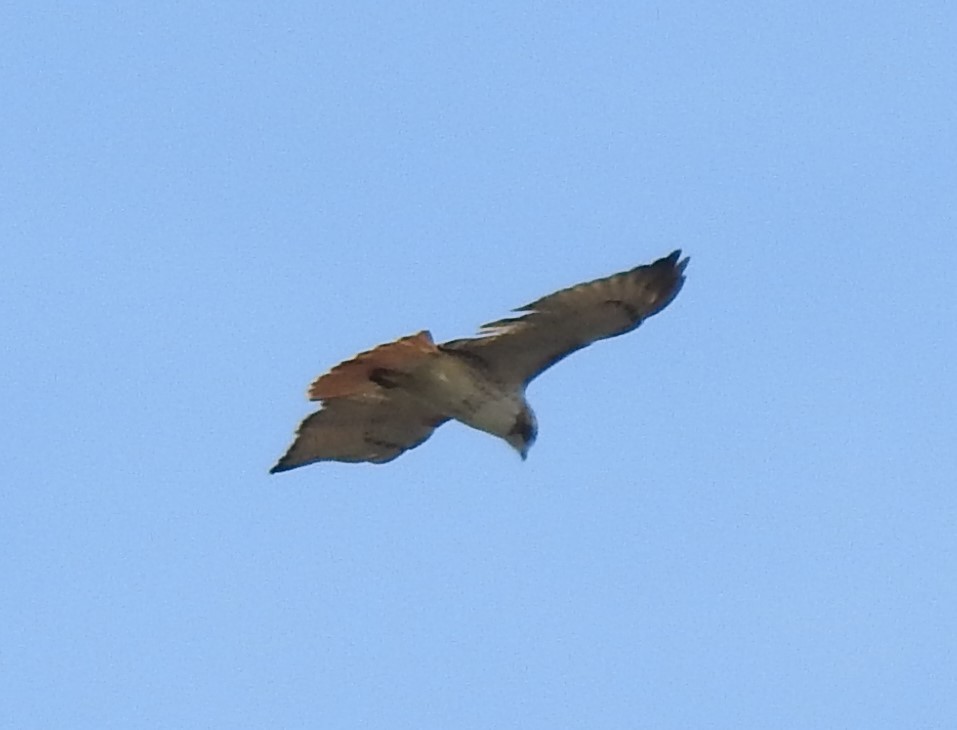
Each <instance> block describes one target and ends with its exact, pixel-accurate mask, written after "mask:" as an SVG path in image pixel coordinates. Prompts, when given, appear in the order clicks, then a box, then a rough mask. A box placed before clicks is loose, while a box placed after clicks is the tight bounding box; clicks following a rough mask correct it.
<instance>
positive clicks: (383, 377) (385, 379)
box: [369, 368, 402, 388]
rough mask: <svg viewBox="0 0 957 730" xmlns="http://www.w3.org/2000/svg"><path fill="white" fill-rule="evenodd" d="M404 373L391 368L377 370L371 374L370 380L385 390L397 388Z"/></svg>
mask: <svg viewBox="0 0 957 730" xmlns="http://www.w3.org/2000/svg"><path fill="white" fill-rule="evenodd" d="M401 375H402V373H400V372H399V371H398V370H390V369H389V368H376V369H375V370H373V371H372V372H370V373H369V380H371V381H372V382H373V383H375V384H376V385H379V386H381V387H383V388H396V387H398V385H399V377H401Z"/></svg>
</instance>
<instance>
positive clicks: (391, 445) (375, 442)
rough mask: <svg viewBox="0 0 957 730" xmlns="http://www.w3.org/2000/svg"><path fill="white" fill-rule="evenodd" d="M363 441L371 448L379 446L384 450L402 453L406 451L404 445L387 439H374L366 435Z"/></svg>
mask: <svg viewBox="0 0 957 730" xmlns="http://www.w3.org/2000/svg"><path fill="white" fill-rule="evenodd" d="M362 440H363V441H365V442H366V443H367V444H369V445H370V446H378V447H379V448H382V449H399V450H400V451H402V450H404V449H405V448H406V447H405V445H403V444H397V443H395V442H393V441H386V440H385V439H377V438H373V437H372V436H370V435H369V434H364V435H363V437H362Z"/></svg>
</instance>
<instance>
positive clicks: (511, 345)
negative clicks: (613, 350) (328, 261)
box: [270, 251, 688, 473]
mask: <svg viewBox="0 0 957 730" xmlns="http://www.w3.org/2000/svg"><path fill="white" fill-rule="evenodd" d="M680 256H681V252H680V251H675V252H674V253H672V254H671V255H670V256H666V257H665V258H662V259H659V260H657V261H655V262H654V263H652V264H648V265H646V266H638V267H637V268H634V269H632V270H631V271H623V272H621V273H620V274H614V275H612V276H608V277H606V278H604V279H596V280H595V281H590V282H587V283H584V284H578V285H577V286H573V287H569V288H568V289H562V290H561V291H558V292H555V293H554V294H549V295H548V296H546V297H542V298H541V299H538V300H537V301H534V302H532V303H531V304H526V305H525V306H524V307H519V308H518V309H516V310H514V311H516V312H520V313H521V314H519V315H518V316H516V317H512V318H507V319H500V320H498V321H497V322H490V323H488V324H485V325H482V328H481V330H480V332H479V336H478V337H473V338H469V339H463V340H452V341H451V342H446V343H445V344H442V345H437V344H435V343H434V342H433V341H432V336H431V335H430V334H429V333H428V332H427V331H422V332H419V333H418V334H417V335H411V336H409V337H403V338H401V339H399V340H396V341H395V342H389V343H387V344H385V345H379V346H378V347H376V348H375V349H372V350H368V351H367V352H363V353H360V354H359V355H356V356H355V357H354V358H352V359H351V360H347V361H345V362H343V363H341V364H339V365H336V366H335V367H334V368H332V370H330V371H329V372H328V373H326V374H325V375H323V376H322V377H320V378H319V379H317V380H316V381H315V382H314V383H313V384H312V385H311V386H310V387H309V399H310V400H314V401H321V402H322V408H321V409H320V410H319V411H316V412H315V413H313V414H312V415H311V416H309V417H308V418H306V419H305V420H304V421H303V422H302V423H301V424H300V425H299V430H298V431H297V432H296V438H295V441H293V444H292V446H291V447H289V450H288V451H287V452H286V454H285V456H283V457H282V458H281V459H280V460H279V462H278V463H277V464H276V465H275V466H274V467H273V468H272V469H271V470H270V471H271V472H272V473H275V472H280V471H287V470H289V469H295V468H296V467H298V466H304V465H306V464H311V463H313V462H315V461H352V462H356V461H371V462H374V463H376V464H383V463H385V462H387V461H391V460H392V459H394V458H396V457H397V456H399V454H401V453H402V452H403V451H406V450H407V449H411V448H414V447H416V446H418V445H419V444H421V443H422V442H423V441H425V440H426V439H427V438H428V437H429V436H431V435H432V432H433V431H434V430H435V429H436V428H438V427H439V426H441V425H442V424H443V423H445V422H446V421H448V420H449V419H450V418H454V419H455V420H457V421H461V422H462V423H464V424H466V425H467V426H471V427H472V428H477V429H479V430H480V431H485V432H487V433H490V434H492V435H493V436H498V437H500V438H503V439H505V441H507V442H508V444H509V445H510V446H512V448H514V449H515V450H516V451H518V453H519V454H521V456H522V458H523V459H524V458H525V457H526V456H527V455H528V449H529V447H531V445H532V443H533V442H534V441H535V436H536V433H537V426H536V422H535V414H534V413H533V412H532V409H531V408H530V407H529V405H528V403H527V402H526V401H525V387H526V386H527V385H528V384H529V382H531V380H532V379H533V378H535V377H536V376H537V375H539V374H540V373H542V372H543V371H544V370H545V369H547V368H549V367H551V366H552V365H554V364H555V363H556V362H558V361H559V360H561V359H562V358H563V357H565V356H566V355H569V354H570V353H572V352H575V350H579V349H581V348H582V347H585V346H586V345H590V344H591V343H592V342H595V341H596V340H601V339H604V338H606V337H615V336H617V335H622V334H624V333H625V332H630V331H631V330H633V329H635V328H636V327H637V326H638V325H640V324H641V323H642V322H643V321H644V320H645V319H647V318H648V317H650V316H652V315H653V314H657V313H658V312H660V311H661V310H662V309H664V308H665V307H666V306H668V304H669V303H670V302H671V300H672V299H674V298H675V296H676V295H677V294H678V291H679V290H680V289H681V285H682V284H683V283H684V269H685V266H687V264H688V259H687V258H685V259H680ZM679 259H680V260H679Z"/></svg>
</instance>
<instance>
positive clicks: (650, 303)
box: [440, 251, 688, 385]
mask: <svg viewBox="0 0 957 730" xmlns="http://www.w3.org/2000/svg"><path fill="white" fill-rule="evenodd" d="M680 257H681V251H675V252H674V253H672V254H671V255H670V256H666V257H665V258H662V259H658V260H657V261H655V262H654V263H652V264H648V265H646V266H638V267H637V268H634V269H632V270H631V271H624V272H622V273H620V274H613V275H612V276H608V277H605V278H604V279H596V280H595V281H590V282H586V283H584V284H578V285H577V286H572V287H569V288H568V289H562V290H561V291H557V292H555V293H554V294H549V295H548V296H546V297H542V298H541V299H538V300H537V301H534V302H532V303H531V304H526V305H525V306H524V307H519V308H518V309H516V310H514V311H516V312H525V313H526V314H522V315H520V316H517V317H511V318H506V319H500V320H498V321H496V322H489V323H488V324H485V325H482V329H481V330H480V332H479V335H480V336H479V337H474V338H470V339H463V340H454V341H452V342H447V343H445V344H444V345H441V346H440V349H442V350H454V351H457V352H459V353H462V354H464V355H465V356H467V357H471V358H473V359H474V360H476V361H477V362H478V363H482V364H484V365H485V366H486V367H487V368H488V369H489V370H490V371H491V372H492V373H494V374H495V376H496V377H497V378H499V379H501V380H502V381H503V382H505V383H509V384H515V385H520V384H525V383H528V382H529V381H530V380H532V378H534V377H535V376H537V375H538V374H539V373H541V372H542V371H544V370H545V369H547V368H549V367H550V366H552V365H554V364H555V363H556V362H558V361H559V360H561V359H562V358H563V357H565V356H566V355H569V354H571V353H573V352H575V350H579V349H581V348H582V347H585V346H586V345H590V344H591V343H592V342H595V341H596V340H601V339H604V338H606V337H614V336H616V335H621V334H624V333H625V332H630V331H631V330H633V329H635V327H637V326H638V325H639V324H641V323H642V321H644V320H645V319H646V318H648V317H650V316H652V315H653V314H657V313H658V312H660V311H661V310H662V309H664V308H665V307H666V306H668V304H669V303H670V302H671V300H672V299H674V298H675V296H676V295H677V294H678V291H679V290H680V289H681V285H682V284H683V283H684V275H683V272H684V269H685V266H686V265H687V264H688V259H687V258H685V259H681V260H679V259H680Z"/></svg>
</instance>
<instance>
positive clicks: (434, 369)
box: [415, 356, 525, 436]
mask: <svg viewBox="0 0 957 730" xmlns="http://www.w3.org/2000/svg"><path fill="white" fill-rule="evenodd" d="M415 390H416V391H418V392H417V395H418V396H419V397H421V398H422V399H423V400H427V401H428V402H429V403H430V404H431V405H432V406H433V407H435V408H437V409H438V410H441V411H442V412H443V413H444V414H445V415H447V416H449V417H451V418H454V419H456V420H457V421H461V422H462V423H464V424H466V425H468V426H471V427H472V428H477V429H479V430H480V431H485V432H487V433H491V434H493V435H495V436H505V435H506V434H507V433H509V431H511V430H512V428H513V426H514V425H515V420H516V419H517V418H518V415H519V413H521V412H522V410H523V409H524V408H525V399H524V396H523V394H522V393H521V392H506V391H504V390H503V389H502V387H501V386H500V385H499V384H497V383H495V382H493V381H491V380H489V379H488V378H487V377H485V375H484V373H482V372H481V371H479V370H477V369H475V368H473V367H472V366H471V365H469V364H468V363H467V362H465V361H463V360H461V359H459V358H456V357H451V356H446V357H439V358H436V359H435V360H433V361H432V363H431V366H430V367H429V369H428V371H427V372H423V373H421V377H418V378H416V382H415Z"/></svg>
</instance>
